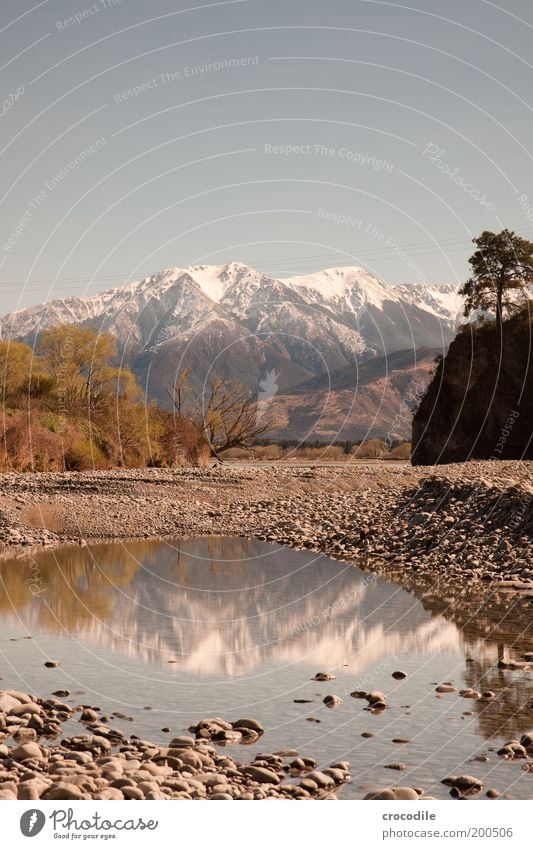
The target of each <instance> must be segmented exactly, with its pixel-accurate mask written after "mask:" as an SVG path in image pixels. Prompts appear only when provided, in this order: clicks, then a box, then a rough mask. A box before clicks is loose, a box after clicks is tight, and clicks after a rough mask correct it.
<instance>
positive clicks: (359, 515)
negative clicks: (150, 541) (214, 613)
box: [0, 461, 533, 592]
mask: <svg viewBox="0 0 533 849" xmlns="http://www.w3.org/2000/svg"><path fill="white" fill-rule="evenodd" d="M193 535H194V536H205V535H230V536H248V537H253V536H255V537H258V538H260V539H266V540H269V541H272V542H276V543H280V544H284V545H288V546H291V547H294V548H299V549H308V550H311V551H317V552H319V551H320V552H323V553H325V554H327V555H329V556H332V557H335V558H337V559H343V560H350V561H353V562H356V563H357V565H360V566H361V565H362V566H365V565H366V566H367V567H370V568H373V569H375V570H376V571H380V572H382V571H383V570H385V572H386V569H387V564H394V568H395V569H397V568H398V567H399V566H401V569H402V571H404V572H405V574H408V573H427V574H437V575H439V576H442V575H445V576H446V577H448V578H451V577H453V576H455V577H457V576H464V577H467V578H468V580H469V583H472V582H485V583H490V584H491V585H492V586H494V585H496V586H498V587H501V588H509V589H520V590H523V591H532V592H533V562H532V559H531V554H532V539H533V463H531V462H518V461H516V462H515V461H509V462H498V461H486V462H470V463H465V464H453V465H448V466H439V467H438V468H435V467H434V468H431V469H428V468H426V467H411V466H408V465H403V464H401V465H392V464H385V463H383V464H369V465H362V464H358V465H355V466H352V465H348V464H346V465H331V466H316V467H313V466H309V467H298V468H290V467H284V466H281V465H280V466H275V465H274V466H271V467H266V468H265V467H262V468H256V467H247V466H245V465H243V466H240V467H235V466H229V465H222V466H217V467H214V468H211V469H208V470H200V469H183V470H176V471H174V470H166V469H142V470H113V471H106V472H79V473H55V474H51V473H49V474H46V473H44V474H2V475H0V548H2V549H3V550H4V551H6V550H8V551H9V550H11V551H12V550H13V549H15V548H16V549H19V550H21V549H22V550H23V549H25V548H26V549H27V548H29V547H31V546H35V545H37V546H39V545H58V544H62V543H69V542H74V543H80V542H82V543H83V542H90V541H95V540H104V539H125V538H133V537H145V538H152V537H161V536H193Z"/></svg>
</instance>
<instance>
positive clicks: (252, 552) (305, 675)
mask: <svg viewBox="0 0 533 849" xmlns="http://www.w3.org/2000/svg"><path fill="white" fill-rule="evenodd" d="M455 613H457V611H455ZM491 615H492V616H493V615H494V614H491V613H489V611H486V612H484V611H483V610H481V611H480V610H477V613H476V623H477V625H478V626H479V625H480V622H481V625H482V627H476V628H474V629H473V628H471V627H468V626H467V624H465V622H466V620H464V617H463V619H461V617H460V616H459V617H458V616H457V615H455V614H454V611H453V604H450V605H449V608H445V612H444V613H441V612H435V610H434V609H431V605H429V606H428V604H426V603H425V602H424V600H423V599H422V600H419V599H418V598H417V597H416V596H415V595H413V594H412V593H409V592H406V591H405V590H403V589H401V588H400V587H399V586H397V585H395V584H394V583H391V582H388V581H386V580H384V579H382V578H378V577H375V576H374V575H372V574H371V573H368V572H362V571H360V570H358V569H356V568H355V567H353V566H351V565H348V564H345V563H339V562H335V561H332V560H330V559H328V558H326V557H323V556H320V555H316V554H312V553H309V552H296V551H291V550H289V549H286V548H280V547H279V546H274V545H270V544H267V543H263V542H259V541H255V540H244V539H240V538H239V539H235V538H197V539H179V540H158V541H133V542H122V543H111V544H101V545H93V546H88V547H65V548H63V549H57V550H54V551H48V552H43V553H41V554H39V555H37V556H36V557H34V558H32V559H17V560H6V561H3V562H2V563H1V564H0V676H1V678H2V681H1V682H0V686H1V687H2V688H3V689H8V688H16V689H20V690H25V691H27V692H33V693H37V694H38V695H42V696H45V695H48V694H50V693H52V692H53V691H54V690H58V689H62V688H65V689H68V690H69V691H70V693H71V695H70V697H69V699H67V700H66V701H69V702H70V703H72V704H82V703H83V704H93V705H98V706H99V707H101V708H102V710H103V711H104V712H105V713H106V714H111V713H112V712H113V711H118V712H120V713H124V714H127V715H128V716H132V717H133V719H132V720H129V721H125V720H118V719H117V720H115V721H114V722H112V725H113V726H114V727H118V728H121V730H122V731H124V732H125V733H127V734H130V733H134V734H137V735H139V736H141V737H143V738H146V739H150V740H153V741H155V742H160V743H162V744H163V743H167V742H168V740H169V739H170V736H174V735H176V734H180V733H183V732H184V730H185V729H187V727H188V726H189V725H190V724H192V723H193V722H197V721H198V720H199V719H202V718H204V717H208V716H221V717H223V718H225V719H229V720H235V719H238V718H240V717H242V716H252V717H255V718H256V719H258V720H259V721H260V722H261V723H262V724H263V726H264V727H265V729H266V732H265V734H264V736H263V737H262V738H261V740H260V741H259V743H257V744H255V745H253V746H247V747H244V746H232V747H231V754H232V755H233V756H234V757H237V758H238V757H242V759H243V760H250V759H252V758H253V755H254V753H255V752H257V751H277V750H280V749H287V748H293V749H297V750H298V751H299V752H300V753H301V754H304V755H310V756H312V757H314V758H316V759H317V761H318V762H319V763H320V764H321V765H323V766H324V765H326V764H329V763H331V762H333V761H334V760H340V759H347V760H350V761H351V763H352V773H353V776H354V780H353V782H352V783H351V784H349V785H347V786H346V787H345V788H344V789H343V791H342V794H341V798H361V797H362V796H363V795H364V793H365V792H366V791H365V788H366V787H367V786H368V785H375V784H379V785H384V784H402V785H405V784H408V785H410V786H414V787H423V788H424V789H425V791H426V793H427V794H431V795H434V796H438V797H442V798H449V796H448V788H447V787H446V786H444V785H442V784H441V783H440V782H441V779H442V778H444V777H445V776H446V775H449V774H461V773H468V774H473V775H476V776H478V777H480V778H483V780H484V783H485V787H486V788H488V787H496V788H497V789H498V790H500V791H501V792H502V793H507V794H508V795H509V796H510V797H512V798H524V797H528V796H530V795H533V773H527V772H525V771H524V770H523V769H522V763H523V762H520V761H512V762H507V761H503V760H502V759H501V758H500V757H498V755H497V754H496V751H497V749H498V748H500V746H501V745H502V744H503V743H505V742H507V741H508V740H510V739H514V738H517V737H519V736H520V734H521V733H524V732H525V731H528V730H530V729H531V728H532V727H533V709H532V707H531V705H533V702H531V704H530V702H529V700H531V699H532V698H533V673H531V672H528V671H527V670H523V669H521V670H508V669H501V668H499V667H498V658H499V657H500V658H501V657H502V656H504V655H507V656H509V655H511V656H513V657H519V656H520V651H524V650H526V648H529V649H530V650H531V646H530V645H529V646H526V644H525V643H523V641H522V642H521V635H522V636H523V631H524V624H525V623H524V622H520V621H517V622H516V623H515V624H514V625H513V624H511V626H509V625H508V627H507V630H506V634H507V635H510V636H507V638H506V639H507V642H505V641H503V642H502V638H501V635H500V636H498V637H497V636H496V630H497V629H496V628H493V627H492V625H493V624H494V623H491ZM523 615H524V614H523V611H522V612H521V614H520V616H522V617H523ZM484 617H485V618H484ZM463 620H464V621H463ZM498 633H499V632H498ZM513 634H515V637H516V638H513ZM50 659H52V660H57V661H59V662H60V665H59V666H58V667H57V668H53V669H49V668H46V667H45V666H44V662H45V661H46V660H50ZM396 670H402V671H404V672H405V673H407V677H406V678H405V679H404V680H395V679H394V678H393V677H392V673H393V672H394V671H396ZM317 672H329V673H332V674H334V675H335V676H336V678H335V680H333V681H329V682H323V683H318V682H316V681H312V680H311V679H312V678H313V677H314V675H315V674H316V673H317ZM444 681H453V683H454V685H455V686H456V687H457V689H458V690H459V689H461V688H465V687H473V688H475V689H477V690H480V691H486V690H492V691H493V692H494V693H495V698H494V699H493V700H491V701H483V700H472V699H465V698H461V697H460V696H459V695H458V693H451V694H447V695H443V696H439V695H437V693H436V692H435V687H436V686H437V685H438V684H439V683H441V682H444ZM373 689H378V690H383V691H384V692H385V693H386V694H387V697H388V705H389V707H388V708H387V709H386V710H384V711H383V712H381V713H380V714H378V715H374V714H372V713H370V712H369V711H368V710H365V709H364V707H365V705H366V702H364V701H361V700H356V699H353V698H351V697H350V695H349V694H350V692H352V691H354V690H373ZM330 693H332V694H336V695H338V696H340V697H341V698H342V699H343V702H342V704H341V705H340V706H339V707H337V708H335V709H333V710H332V709H329V708H327V707H326V706H325V705H324V704H323V702H322V699H323V698H324V696H325V695H327V694H330ZM164 727H168V728H170V729H171V735H170V736H169V734H168V733H166V732H163V731H162V730H161V729H162V728H164ZM68 730H69V731H71V732H72V733H76V732H78V733H79V730H80V726H79V724H78V723H77V722H74V723H71V725H70V728H69V729H68ZM367 732H371V733H372V734H373V736H371V737H362V736H361V735H362V734H363V733H367ZM400 739H401V740H406V741H408V742H403V743H395V742H393V741H394V740H400ZM480 756H483V757H487V758H488V760H483V761H481V760H476V758H479V757H480ZM398 762H401V763H403V764H405V765H406V769H404V770H403V771H401V772H399V771H396V770H391V769H389V768H387V765H388V764H391V763H398Z"/></svg>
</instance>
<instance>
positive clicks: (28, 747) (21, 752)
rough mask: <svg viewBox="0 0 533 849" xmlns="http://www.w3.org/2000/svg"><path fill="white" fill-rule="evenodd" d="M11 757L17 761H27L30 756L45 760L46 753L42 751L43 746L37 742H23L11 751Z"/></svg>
mask: <svg viewBox="0 0 533 849" xmlns="http://www.w3.org/2000/svg"><path fill="white" fill-rule="evenodd" d="M10 755H11V757H12V758H13V760H15V761H25V760H28V759H29V758H35V759H36V760H43V759H44V755H43V753H42V752H41V747H40V746H39V745H38V744H37V743H22V744H21V745H20V746H17V747H16V748H15V749H12V750H11V752H10Z"/></svg>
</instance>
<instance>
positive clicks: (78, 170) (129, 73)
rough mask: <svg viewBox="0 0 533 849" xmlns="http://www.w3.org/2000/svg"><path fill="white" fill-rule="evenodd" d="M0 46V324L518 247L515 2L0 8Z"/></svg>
mask: <svg viewBox="0 0 533 849" xmlns="http://www.w3.org/2000/svg"><path fill="white" fill-rule="evenodd" d="M0 39H1V52H0V67H1V69H2V70H1V80H2V86H1V95H2V105H1V107H0V128H1V132H0V156H1V164H2V167H1V169H0V183H1V185H0V193H1V197H0V227H1V231H0V232H1V239H0V292H1V294H2V304H1V310H0V311H1V312H7V311H9V310H12V309H15V308H17V307H19V306H22V305H29V304H33V303H38V302H41V301H43V300H46V299H49V298H51V297H67V296H68V295H82V294H88V293H94V292H97V291H98V290H100V289H103V288H108V287H109V286H115V285H119V284H120V283H123V282H127V281H130V280H136V279H139V278H140V277H142V276H144V275H146V274H149V273H152V272H155V271H157V270H159V269H161V268H165V267H170V266H185V265H189V264H198V263H217V264H220V263H224V262H227V261H230V260H239V261H242V262H246V263H249V264H250V265H252V266H254V267H255V268H257V269H259V270H261V271H264V272H267V273H272V274H275V275H278V276H287V275H289V274H297V273H306V272H310V271H313V270H317V269H320V268H325V267H330V266H334V265H353V264H357V265H364V266H365V267H367V268H368V269H370V270H371V271H374V272H375V273H377V274H379V275H381V276H382V277H384V278H385V279H388V280H391V281H404V282H409V281H415V280H418V281H421V280H424V279H427V280H429V281H461V280H462V279H463V278H464V276H465V273H466V269H467V264H466V260H467V258H468V256H469V255H470V253H471V244H470V240H471V238H472V237H473V236H474V235H477V234H478V233H479V232H480V231H481V230H483V229H492V230H499V229H501V228H502V227H510V228H512V229H515V230H516V231H517V232H519V233H520V234H521V235H523V236H525V237H528V236H529V237H531V238H533V226H532V221H533V185H532V180H531V177H532V173H533V168H532V155H533V151H532V133H533V121H532V117H533V116H532V99H533V94H532V93H533V85H532V83H533V74H532V64H531V62H533V58H532V55H531V44H532V42H533V4H532V3H531V0H502V2H500V3H499V4H497V3H492V2H488V0H466V2H465V0H448V2H446V3H443V2H442V0H406V2H405V4H403V3H399V2H395V0H393V1H392V2H380V0H327V2H326V0H228V2H210V3H207V2H199V0H177V1H176V0H173V1H172V0H152V2H150V3H147V2H141V0H97V2H95V3H93V4H91V3H90V2H89V0H79V1H78V0H76V2H66V0H40V2H36V0H3V2H2V5H1V12H0Z"/></svg>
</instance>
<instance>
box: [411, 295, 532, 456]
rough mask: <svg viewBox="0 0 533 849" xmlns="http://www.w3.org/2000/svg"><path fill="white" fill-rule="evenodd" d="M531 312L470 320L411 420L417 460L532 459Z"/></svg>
mask: <svg viewBox="0 0 533 849" xmlns="http://www.w3.org/2000/svg"><path fill="white" fill-rule="evenodd" d="M532 323H533V318H532V317H531V310H530V309H529V310H528V309H527V308H526V309H524V310H523V311H521V312H520V313H519V314H517V315H516V316H514V317H513V318H511V319H510V320H508V321H505V322H504V324H503V332H502V337H501V338H500V334H499V332H498V331H497V329H496V326H495V325H494V324H489V323H487V324H484V325H481V326H476V325H471V324H468V325H466V326H465V327H464V328H463V330H461V331H460V332H459V333H458V335H457V337H456V338H455V339H454V341H453V342H452V344H451V345H450V348H449V351H448V354H447V356H446V357H445V358H444V359H443V360H441V361H440V362H439V364H438V366H437V369H436V371H435V375H434V377H433V380H432V381H431V383H430V385H429V387H428V389H427V390H426V394H425V395H424V397H423V398H422V400H421V402H420V405H419V407H418V410H417V411H416V413H415V415H414V418H413V429H412V446H413V451H412V462H413V464H415V465H421V466H427V465H433V464H435V463H457V462H463V461H465V460H469V459H472V460H475V459H478V460H482V459H494V460H509V459H522V460H531V459H533V440H532V439H531V410H532V409H533V357H531V333H532V329H533V328H532Z"/></svg>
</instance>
